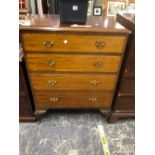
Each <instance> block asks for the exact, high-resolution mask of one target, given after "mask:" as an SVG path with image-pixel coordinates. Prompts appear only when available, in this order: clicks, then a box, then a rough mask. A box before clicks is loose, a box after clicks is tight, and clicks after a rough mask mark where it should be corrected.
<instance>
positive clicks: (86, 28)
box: [19, 15, 129, 34]
mask: <svg viewBox="0 0 155 155" xmlns="http://www.w3.org/2000/svg"><path fill="white" fill-rule="evenodd" d="M19 28H20V30H40V31H71V32H72V31H73V32H74V31H75V32H103V33H123V34H128V33H129V30H127V29H126V28H125V27H123V26H122V25H120V24H119V23H118V22H117V21H116V20H115V19H114V18H113V17H101V16H88V17H87V21H86V24H85V25H77V24H72V25H71V24H61V23H60V18H59V15H41V16H40V15H36V16H34V17H32V18H30V19H29V20H28V21H27V22H26V23H25V24H24V25H22V26H20V27H19Z"/></svg>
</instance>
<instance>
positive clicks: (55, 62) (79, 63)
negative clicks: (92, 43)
mask: <svg viewBox="0 0 155 155" xmlns="http://www.w3.org/2000/svg"><path fill="white" fill-rule="evenodd" d="M26 59H27V64H28V67H29V70H30V71H71V72H114V73H115V72H118V70H119V65H120V60H121V57H120V56H108V55H105V56H104V55H98V56H97V55H63V54H27V55H26Z"/></svg>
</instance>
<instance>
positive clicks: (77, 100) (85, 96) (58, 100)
mask: <svg viewBox="0 0 155 155" xmlns="http://www.w3.org/2000/svg"><path fill="white" fill-rule="evenodd" d="M35 100H36V108H37V109H48V108H108V107H110V106H111V100H112V92H102V91H95V92H92V91H88V92H84V91H81V92H70V91H67V92H66V91H65V92H63V91H62V92H60V91H59V92H49V91H48V92H35Z"/></svg>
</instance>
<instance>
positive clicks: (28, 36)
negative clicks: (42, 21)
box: [22, 32, 126, 53]
mask: <svg viewBox="0 0 155 155" xmlns="http://www.w3.org/2000/svg"><path fill="white" fill-rule="evenodd" d="M22 37H23V41H24V49H25V51H26V52H29V51H33V52H35V51H42V52H44V51H46V52H47V51H50V52H53V51H56V52H85V53H87V52H95V53H97V52H99V53H103V52H109V53H114V52H115V53H122V52H123V50H124V43H125V42H126V37H125V36H111V35H109V36H104V35H89V34H88V35H84V34H83V35H81V34H70V33H67V34H64V35H63V33H58V32H57V33H55V32H53V33H49V32H48V33H23V34H22ZM45 41H51V42H53V44H54V45H53V46H52V47H47V46H45V45H44V42H45ZM64 41H67V43H66V44H65V43H64ZM96 42H102V43H103V44H104V46H103V47H102V48H97V47H96Z"/></svg>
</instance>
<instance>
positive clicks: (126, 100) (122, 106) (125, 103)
mask: <svg viewBox="0 0 155 155" xmlns="http://www.w3.org/2000/svg"><path fill="white" fill-rule="evenodd" d="M114 110H115V112H117V111H118V112H119V111H120V112H134V111H135V96H120V97H117V99H116V102H115V106H114Z"/></svg>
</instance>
